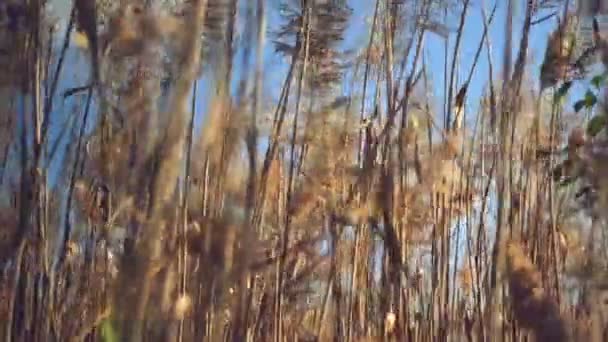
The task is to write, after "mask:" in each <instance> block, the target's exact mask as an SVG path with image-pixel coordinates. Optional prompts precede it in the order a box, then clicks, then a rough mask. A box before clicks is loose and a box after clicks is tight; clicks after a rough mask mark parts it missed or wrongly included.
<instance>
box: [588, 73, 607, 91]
mask: <svg viewBox="0 0 608 342" xmlns="http://www.w3.org/2000/svg"><path fill="white" fill-rule="evenodd" d="M605 80H606V74H602V75H597V76H594V77H593V78H592V79H591V84H593V86H594V87H595V89H598V90H599V89H600V87H601V86H602V84H603V83H604V81H605Z"/></svg>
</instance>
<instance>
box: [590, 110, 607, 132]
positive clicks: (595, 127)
mask: <svg viewBox="0 0 608 342" xmlns="http://www.w3.org/2000/svg"><path fill="white" fill-rule="evenodd" d="M606 122H607V120H606V115H596V116H594V117H593V118H592V119H591V120H589V123H588V124H587V134H588V135H589V136H592V137H594V136H596V135H597V134H598V133H599V132H600V131H601V130H602V128H604V127H606Z"/></svg>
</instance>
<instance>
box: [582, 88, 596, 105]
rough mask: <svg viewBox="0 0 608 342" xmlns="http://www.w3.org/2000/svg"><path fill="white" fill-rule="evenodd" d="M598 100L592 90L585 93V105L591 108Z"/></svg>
mask: <svg viewBox="0 0 608 342" xmlns="http://www.w3.org/2000/svg"><path fill="white" fill-rule="evenodd" d="M596 102H597V97H596V96H595V94H594V93H593V92H592V91H591V90H587V92H586V93H585V107H587V108H591V107H593V106H594V105H595V103H596Z"/></svg>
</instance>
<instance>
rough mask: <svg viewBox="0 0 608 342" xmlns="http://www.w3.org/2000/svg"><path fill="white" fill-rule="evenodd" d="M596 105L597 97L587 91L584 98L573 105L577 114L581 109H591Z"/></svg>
mask: <svg viewBox="0 0 608 342" xmlns="http://www.w3.org/2000/svg"><path fill="white" fill-rule="evenodd" d="M596 103H597V97H596V96H595V94H594V93H593V92H592V91H591V90H587V92H586V93H585V98H583V99H582V100H579V101H576V103H574V110H575V111H576V112H577V113H578V112H580V110H581V109H583V108H591V107H593V106H594V105H595V104H596Z"/></svg>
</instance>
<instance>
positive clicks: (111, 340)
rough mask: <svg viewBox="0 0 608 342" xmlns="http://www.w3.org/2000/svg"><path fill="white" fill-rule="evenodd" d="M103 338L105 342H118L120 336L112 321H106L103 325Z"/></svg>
mask: <svg viewBox="0 0 608 342" xmlns="http://www.w3.org/2000/svg"><path fill="white" fill-rule="evenodd" d="M101 336H103V340H104V341H105V342H118V334H117V333H116V330H115V329H114V327H113V326H112V320H111V319H109V318H108V319H106V320H104V322H103V323H102V324H101Z"/></svg>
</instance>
